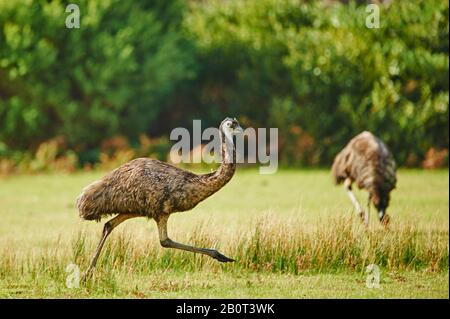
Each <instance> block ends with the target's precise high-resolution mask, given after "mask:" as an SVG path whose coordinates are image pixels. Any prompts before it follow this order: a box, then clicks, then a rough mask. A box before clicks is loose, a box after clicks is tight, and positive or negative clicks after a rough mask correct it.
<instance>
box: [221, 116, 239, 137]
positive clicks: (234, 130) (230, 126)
mask: <svg viewBox="0 0 450 319" xmlns="http://www.w3.org/2000/svg"><path fill="white" fill-rule="evenodd" d="M219 129H220V131H221V132H222V133H223V134H224V135H225V137H226V138H227V139H228V140H229V141H231V142H232V141H233V136H234V135H238V134H241V133H242V132H243V130H242V127H241V126H240V125H239V122H238V121H237V120H236V118H230V117H227V118H226V119H224V120H223V121H222V123H220V127H219Z"/></svg>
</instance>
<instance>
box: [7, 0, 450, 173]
mask: <svg viewBox="0 0 450 319" xmlns="http://www.w3.org/2000/svg"><path fill="white" fill-rule="evenodd" d="M75 3H77V4H78V5H79V7H80V9H81V28H80V29H67V28H66V27H65V19H66V17H67V15H68V13H66V12H65V7H66V5H67V3H66V2H61V1H52V2H49V1H43V0H41V1H39V0H37V1H19V0H8V1H6V0H0V156H4V155H8V154H10V151H25V150H30V149H32V150H33V149H36V147H37V145H38V144H40V143H42V142H43V141H46V140H48V139H51V138H53V137H55V136H63V137H65V140H66V141H67V142H68V147H70V148H72V149H74V150H75V151H76V152H77V153H78V155H79V158H80V160H81V161H82V162H84V161H89V162H92V161H95V159H96V158H97V157H98V155H96V154H98V153H99V152H98V148H99V145H100V144H101V141H103V140H105V139H107V138H109V137H111V136H114V135H117V134H120V135H124V136H126V137H128V138H129V139H130V141H131V143H132V144H133V145H134V144H135V142H136V141H137V137H138V136H139V134H141V133H144V134H151V135H153V136H154V135H164V136H168V134H169V132H170V129H171V128H173V127H175V126H180V125H183V126H187V127H188V128H190V125H191V123H192V122H191V120H192V118H201V119H202V120H203V123H202V124H203V127H206V126H213V125H214V126H215V125H217V124H218V123H220V121H221V120H222V119H223V118H224V117H225V116H236V117H239V118H240V119H241V122H243V124H244V125H246V126H248V125H252V126H255V127H269V126H270V127H278V128H279V134H280V160H281V161H282V162H283V163H285V164H292V165H294V164H297V165H298V164H315V165H323V164H327V165H328V164H329V163H330V162H331V160H332V158H333V157H334V155H335V154H336V153H337V152H338V151H339V149H341V148H342V147H343V146H344V145H345V144H346V143H347V141H348V140H349V139H350V138H351V137H352V136H354V135H355V134H357V133H359V132H360V131H362V130H371V131H373V132H374V133H375V134H376V135H378V136H380V137H381V138H382V139H383V140H384V141H385V142H386V144H387V145H389V146H390V148H391V149H392V151H393V153H394V154H395V157H396V160H397V161H398V162H399V163H400V164H405V163H407V162H408V163H409V164H412V165H418V164H420V161H421V160H422V159H423V158H424V156H425V153H426V152H427V150H429V149H430V148H432V147H434V148H437V149H448V144H449V138H448V131H449V127H448V104H449V82H448V76H449V62H448V52H449V44H448V33H449V32H448V31H449V20H448V1H444V0H423V1H392V3H390V4H386V5H382V6H381V7H380V22H381V28H380V29H369V28H367V27H366V26H365V20H366V17H367V15H368V13H366V11H365V9H366V2H365V1H363V2H350V3H346V2H345V3H344V2H339V1H336V2H330V1H326V2H325V1H313V2H303V1H297V0H280V1H276V0H247V1H240V0H233V1H219V0H212V1H199V2H197V1H193V2H189V3H190V6H191V7H190V8H188V7H186V6H185V5H184V2H183V1H163V0H158V1H150V0H148V1H119V0H111V1H100V0H89V1H88V0H80V1H75Z"/></svg>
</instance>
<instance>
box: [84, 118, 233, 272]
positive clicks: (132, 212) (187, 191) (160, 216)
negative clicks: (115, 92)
mask: <svg viewBox="0 0 450 319" xmlns="http://www.w3.org/2000/svg"><path fill="white" fill-rule="evenodd" d="M219 129H220V139H221V155H222V163H221V165H220V167H219V169H218V170H217V171H215V172H211V173H209V174H203V175H196V174H194V173H191V172H189V171H185V170H183V169H180V168H177V167H175V166H172V165H170V164H167V163H164V162H161V161H158V160H153V159H149V158H138V159H135V160H132V161H130V162H128V163H125V164H123V165H122V166H120V167H118V168H117V169H115V170H113V171H112V172H110V173H109V174H108V175H106V176H104V177H103V178H102V179H100V180H98V181H96V182H94V183H92V184H90V185H88V186H87V187H86V188H85V189H83V191H82V193H81V195H80V196H79V197H78V198H77V208H78V210H79V212H80V216H81V217H82V218H84V219H86V220H96V221H100V219H101V218H102V217H103V216H107V215H117V216H115V217H114V218H112V219H111V220H109V221H108V222H107V223H106V224H105V226H104V228H103V233H102V236H101V239H100V243H99V244H98V247H97V250H96V251H95V254H94V256H93V258H92V261H91V263H90V265H89V268H88V270H87V271H86V273H85V275H84V277H83V280H85V279H86V278H87V276H88V275H89V274H90V273H91V272H92V270H93V269H94V267H95V264H96V262H97V258H98V256H99V254H100V251H101V250H102V247H103V245H104V243H105V240H106V238H107V237H108V235H109V234H110V233H111V231H112V230H113V229H114V228H115V227H117V226H118V225H119V224H120V223H122V222H124V221H125V220H127V219H130V218H134V217H148V218H153V219H154V220H155V221H156V224H157V227H158V232H159V240H160V243H161V246H163V247H168V248H176V249H181V250H187V251H191V252H195V253H201V254H204V255H208V256H210V257H212V258H215V259H217V260H218V261H220V262H231V261H234V260H233V259H231V258H228V257H226V256H224V255H222V254H221V253H219V252H218V251H216V250H213V249H206V248H197V247H193V246H188V245H184V244H180V243H177V242H175V241H172V240H171V239H170V238H169V236H168V234H167V220H168V219H169V216H170V214H172V213H175V212H182V211H187V210H190V209H192V208H194V207H195V206H196V205H197V204H198V203H199V202H201V201H203V200H204V199H206V198H207V197H209V196H211V195H212V194H214V193H215V192H217V191H218V190H219V189H221V188H222V187H223V186H224V185H225V184H227V183H228V181H229V180H230V179H231V178H232V177H233V175H234V172H235V169H236V151H235V148H234V143H233V135H236V134H238V133H241V132H242V128H241V127H240V125H239V123H238V121H237V120H236V119H231V118H226V119H225V120H223V121H222V123H221V124H220V128H219Z"/></svg>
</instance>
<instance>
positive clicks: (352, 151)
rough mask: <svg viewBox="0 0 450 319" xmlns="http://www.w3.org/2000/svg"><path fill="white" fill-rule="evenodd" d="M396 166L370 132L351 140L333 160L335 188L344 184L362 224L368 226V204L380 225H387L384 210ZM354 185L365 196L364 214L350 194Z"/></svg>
mask: <svg viewBox="0 0 450 319" xmlns="http://www.w3.org/2000/svg"><path fill="white" fill-rule="evenodd" d="M396 170H397V168H396V164H395V160H394V157H393V156H392V154H391V152H390V151H389V149H388V148H387V147H386V145H385V144H384V143H383V142H382V141H381V140H380V139H379V138H377V137H376V136H374V135H373V134H372V133H370V132H367V131H365V132H362V133H361V134H359V135H357V136H355V137H354V138H353V139H352V140H350V142H349V143H348V144H347V146H345V148H344V149H343V150H342V151H341V152H340V153H339V154H338V155H337V156H336V157H335V159H334V162H333V166H332V174H333V178H334V182H335V183H336V184H341V183H344V186H345V188H346V190H347V193H348V195H349V197H350V199H351V201H352V203H353V204H354V206H355V208H356V211H357V213H358V214H359V215H360V216H361V218H362V219H363V221H364V223H365V224H366V225H368V223H369V211H370V205H371V203H373V204H374V206H375V207H376V208H377V210H378V218H379V220H380V222H381V223H383V224H385V225H387V224H388V223H389V215H387V214H386V209H387V207H388V206H389V201H390V193H391V191H392V190H393V189H394V188H395V186H396V183H397V177H396ZM353 183H356V185H357V186H358V188H359V189H365V190H367V191H368V192H369V200H368V205H367V211H364V210H363V209H362V207H361V205H360V204H359V202H358V200H357V199H356V197H355V195H354V194H353V192H352V185H353Z"/></svg>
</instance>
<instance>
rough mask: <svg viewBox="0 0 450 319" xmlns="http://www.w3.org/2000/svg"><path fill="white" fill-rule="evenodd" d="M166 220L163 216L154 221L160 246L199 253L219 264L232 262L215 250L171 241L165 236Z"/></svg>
mask: <svg viewBox="0 0 450 319" xmlns="http://www.w3.org/2000/svg"><path fill="white" fill-rule="evenodd" d="M168 219H169V216H163V217H160V218H159V219H157V220H156V224H157V226H158V232H159V241H160V243H161V246H163V247H166V248H175V249H181V250H186V251H191V252H194V253H200V254H203V255H207V256H209V257H212V258H214V259H217V260H218V261H220V262H232V261H234V259H231V258H228V257H226V256H224V255H222V254H221V253H219V252H218V251H217V250H214V249H208V248H198V247H194V246H189V245H184V244H180V243H177V242H175V241H173V240H171V239H170V238H169V237H168V235H167V220H168Z"/></svg>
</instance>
